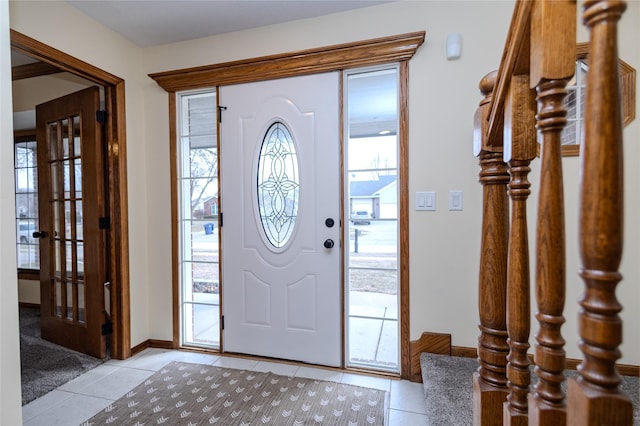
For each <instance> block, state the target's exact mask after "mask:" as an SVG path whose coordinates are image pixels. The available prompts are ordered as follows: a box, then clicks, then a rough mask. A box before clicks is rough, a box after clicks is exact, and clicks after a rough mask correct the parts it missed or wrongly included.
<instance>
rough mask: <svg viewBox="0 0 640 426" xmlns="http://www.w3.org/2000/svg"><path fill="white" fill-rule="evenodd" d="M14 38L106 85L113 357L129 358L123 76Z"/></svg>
mask: <svg viewBox="0 0 640 426" xmlns="http://www.w3.org/2000/svg"><path fill="white" fill-rule="evenodd" d="M10 37H11V49H12V50H15V51H17V52H19V53H22V54H24V55H27V56H30V57H32V58H35V59H38V60H40V61H42V62H44V63H47V64H49V65H52V66H54V67H56V68H58V69H60V70H61V71H64V72H69V73H71V74H75V75H77V76H79V77H82V78H84V79H87V80H90V81H92V82H94V83H96V84H98V85H100V86H103V87H104V91H105V109H106V111H107V121H106V124H105V135H106V141H107V154H106V164H105V166H106V169H107V171H108V172H107V173H108V176H107V186H108V200H107V205H108V209H109V214H110V219H111V224H110V228H109V232H108V238H109V240H110V253H109V264H108V265H107V268H108V269H109V275H110V277H111V286H110V292H111V306H110V308H111V322H112V324H113V333H112V335H111V353H110V356H111V358H113V359H126V358H128V357H130V356H131V326H130V318H131V312H130V300H129V237H128V236H129V230H128V198H127V157H126V128H125V99H124V98H125V91H124V80H123V79H121V78H119V77H116V76H114V75H113V74H110V73H108V72H106V71H103V70H101V69H99V68H97V67H94V66H93V65H90V64H88V63H86V62H83V61H81V60H79V59H77V58H74V57H73V56H70V55H68V54H66V53H64V52H61V51H60V50H57V49H55V48H53V47H51V46H48V45H46V44H44V43H41V42H39V41H37V40H35V39H32V38H30V37H28V36H26V35H24V34H22V33H19V32H17V31H15V30H13V29H12V30H10Z"/></svg>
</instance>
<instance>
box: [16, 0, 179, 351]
mask: <svg viewBox="0 0 640 426" xmlns="http://www.w3.org/2000/svg"><path fill="white" fill-rule="evenodd" d="M10 22H11V28H12V29H14V30H16V31H19V32H21V33H23V34H26V35H28V36H29V37H32V38H34V39H36V40H39V41H41V42H43V43H46V44H48V45H50V46H53V47H55V48H56V49H59V50H61V51H63V52H65V53H68V54H70V55H72V56H74V57H76V58H79V59H82V60H83V61H85V62H88V63H90V64H91V65H94V66H96V67H98V68H101V69H103V70H105V71H107V72H110V73H111V74H114V75H116V76H118V77H120V78H123V79H124V80H125V90H126V112H127V159H128V166H127V171H128V185H129V186H128V191H129V229H130V232H129V246H130V251H131V259H132V261H131V270H130V272H131V274H130V278H131V306H132V308H133V309H132V316H131V343H132V345H136V344H138V343H141V342H143V341H145V340H147V339H148V338H150V336H151V335H150V331H149V307H148V300H147V299H148V296H147V295H148V294H149V293H150V291H149V287H148V285H149V280H148V279H147V275H146V273H147V270H148V269H149V266H148V259H149V257H148V249H147V244H148V238H147V224H146V223H147V216H148V212H147V196H148V194H149V193H150V192H152V191H156V190H157V189H152V188H149V187H148V179H147V175H146V164H147V160H146V152H145V150H146V143H145V128H144V123H143V117H144V99H143V96H144V94H143V91H142V87H143V85H144V84H146V82H147V77H145V74H144V70H143V67H142V52H141V49H140V48H138V47H136V46H135V45H133V44H132V43H130V42H128V41H127V40H125V39H124V38H122V37H121V36H119V35H117V34H116V33H114V32H112V31H111V30H108V29H107V28H105V27H103V26H101V25H99V24H97V23H96V22H95V21H93V20H91V19H89V18H87V17H86V16H85V15H83V14H82V13H80V12H79V11H78V10H76V9H75V8H73V7H71V6H69V5H68V4H67V3H66V2H62V1H29V2H25V1H11V2H10ZM61 28H65V29H66V30H65V31H61V30H60V29H61ZM165 187H166V186H165ZM167 208H168V207H167ZM167 244H168V243H167ZM154 262H155V259H154Z"/></svg>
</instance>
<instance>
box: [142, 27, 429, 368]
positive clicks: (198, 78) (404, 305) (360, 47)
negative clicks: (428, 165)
mask: <svg viewBox="0 0 640 426" xmlns="http://www.w3.org/2000/svg"><path fill="white" fill-rule="evenodd" d="M424 39H425V32H424V31H419V32H414V33H407V34H400V35H395V36H389V37H382V38H376V39H369V40H363V41H357V42H352V43H345V44H339V45H333V46H326V47H320V48H316V49H309V50H302V51H296V52H289V53H284V54H279V55H271V56H263V57H258V58H252V59H246V60H240V61H233V62H225V63H220V64H213V65H205V66H201V67H194V68H185V69H178V70H173V71H166V72H160V73H154V74H149V77H151V78H152V79H154V80H155V82H156V83H157V84H158V85H159V86H160V87H162V88H163V89H164V90H166V91H167V92H168V94H169V140H170V151H171V159H172V160H171V165H170V173H171V236H172V263H173V265H174V268H173V277H172V281H173V301H174V303H173V347H174V348H178V347H179V335H180V328H179V321H180V313H179V309H180V307H179V303H178V302H179V286H180V277H179V275H178V268H177V265H178V257H179V254H178V246H179V245H178V220H177V218H178V211H177V200H178V196H177V189H176V183H175V182H177V170H176V164H175V161H174V160H175V158H176V152H177V151H176V150H177V133H176V131H177V130H176V93H177V92H179V91H186V90H195V89H202V88H206V87H219V86H224V85H229V84H239V83H250V82H255V81H264V80H273V79H276V78H284V77H293V76H297V75H305V74H315V73H320V72H328V71H343V70H345V69H351V68H359V67H365V66H373V65H381V64H386V63H396V62H397V63H399V64H400V67H399V73H400V87H399V97H400V103H399V116H398V120H399V125H400V136H399V141H398V143H399V153H400V170H399V176H398V180H399V182H398V188H399V202H400V217H399V218H398V219H399V222H400V249H399V250H400V251H399V274H400V375H401V377H402V378H409V377H410V375H411V350H410V324H409V314H410V312H409V101H408V98H409V90H408V86H407V82H408V80H409V65H408V63H409V60H410V59H411V58H412V57H413V55H414V54H415V52H416V50H417V49H418V47H420V46H421V45H422V43H424ZM341 96H342V95H341ZM341 99H342V98H341ZM341 102H342V101H341ZM341 114H342V111H341ZM341 129H342V127H341ZM341 133H342V134H341V141H340V144H341V147H342V146H344V143H343V141H342V137H343V134H344V132H341ZM341 161H342V160H341ZM341 167H343V166H341ZM341 186H342V188H341V192H342V193H341V199H344V183H342V185H341ZM343 311H344V309H343ZM343 345H344V336H343ZM343 347H344V346H343Z"/></svg>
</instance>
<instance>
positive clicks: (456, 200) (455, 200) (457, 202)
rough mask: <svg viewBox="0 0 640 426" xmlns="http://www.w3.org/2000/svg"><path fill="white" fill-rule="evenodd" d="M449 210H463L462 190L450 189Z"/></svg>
mask: <svg viewBox="0 0 640 426" xmlns="http://www.w3.org/2000/svg"><path fill="white" fill-rule="evenodd" d="M449 210H450V211H459V210H462V191H449Z"/></svg>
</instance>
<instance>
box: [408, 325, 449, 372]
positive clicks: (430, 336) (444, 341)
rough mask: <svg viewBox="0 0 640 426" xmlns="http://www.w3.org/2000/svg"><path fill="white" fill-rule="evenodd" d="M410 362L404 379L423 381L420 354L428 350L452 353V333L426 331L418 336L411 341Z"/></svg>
mask: <svg viewBox="0 0 640 426" xmlns="http://www.w3.org/2000/svg"><path fill="white" fill-rule="evenodd" d="M410 352H411V355H410V362H411V367H410V369H409V371H410V373H409V375H408V377H403V379H407V380H410V381H412V382H416V383H422V369H421V368H420V354H422V352H427V353H430V354H441V355H451V335H450V334H443V333H430V332H424V333H422V335H421V336H420V338H418V340H413V341H411V342H410Z"/></svg>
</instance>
